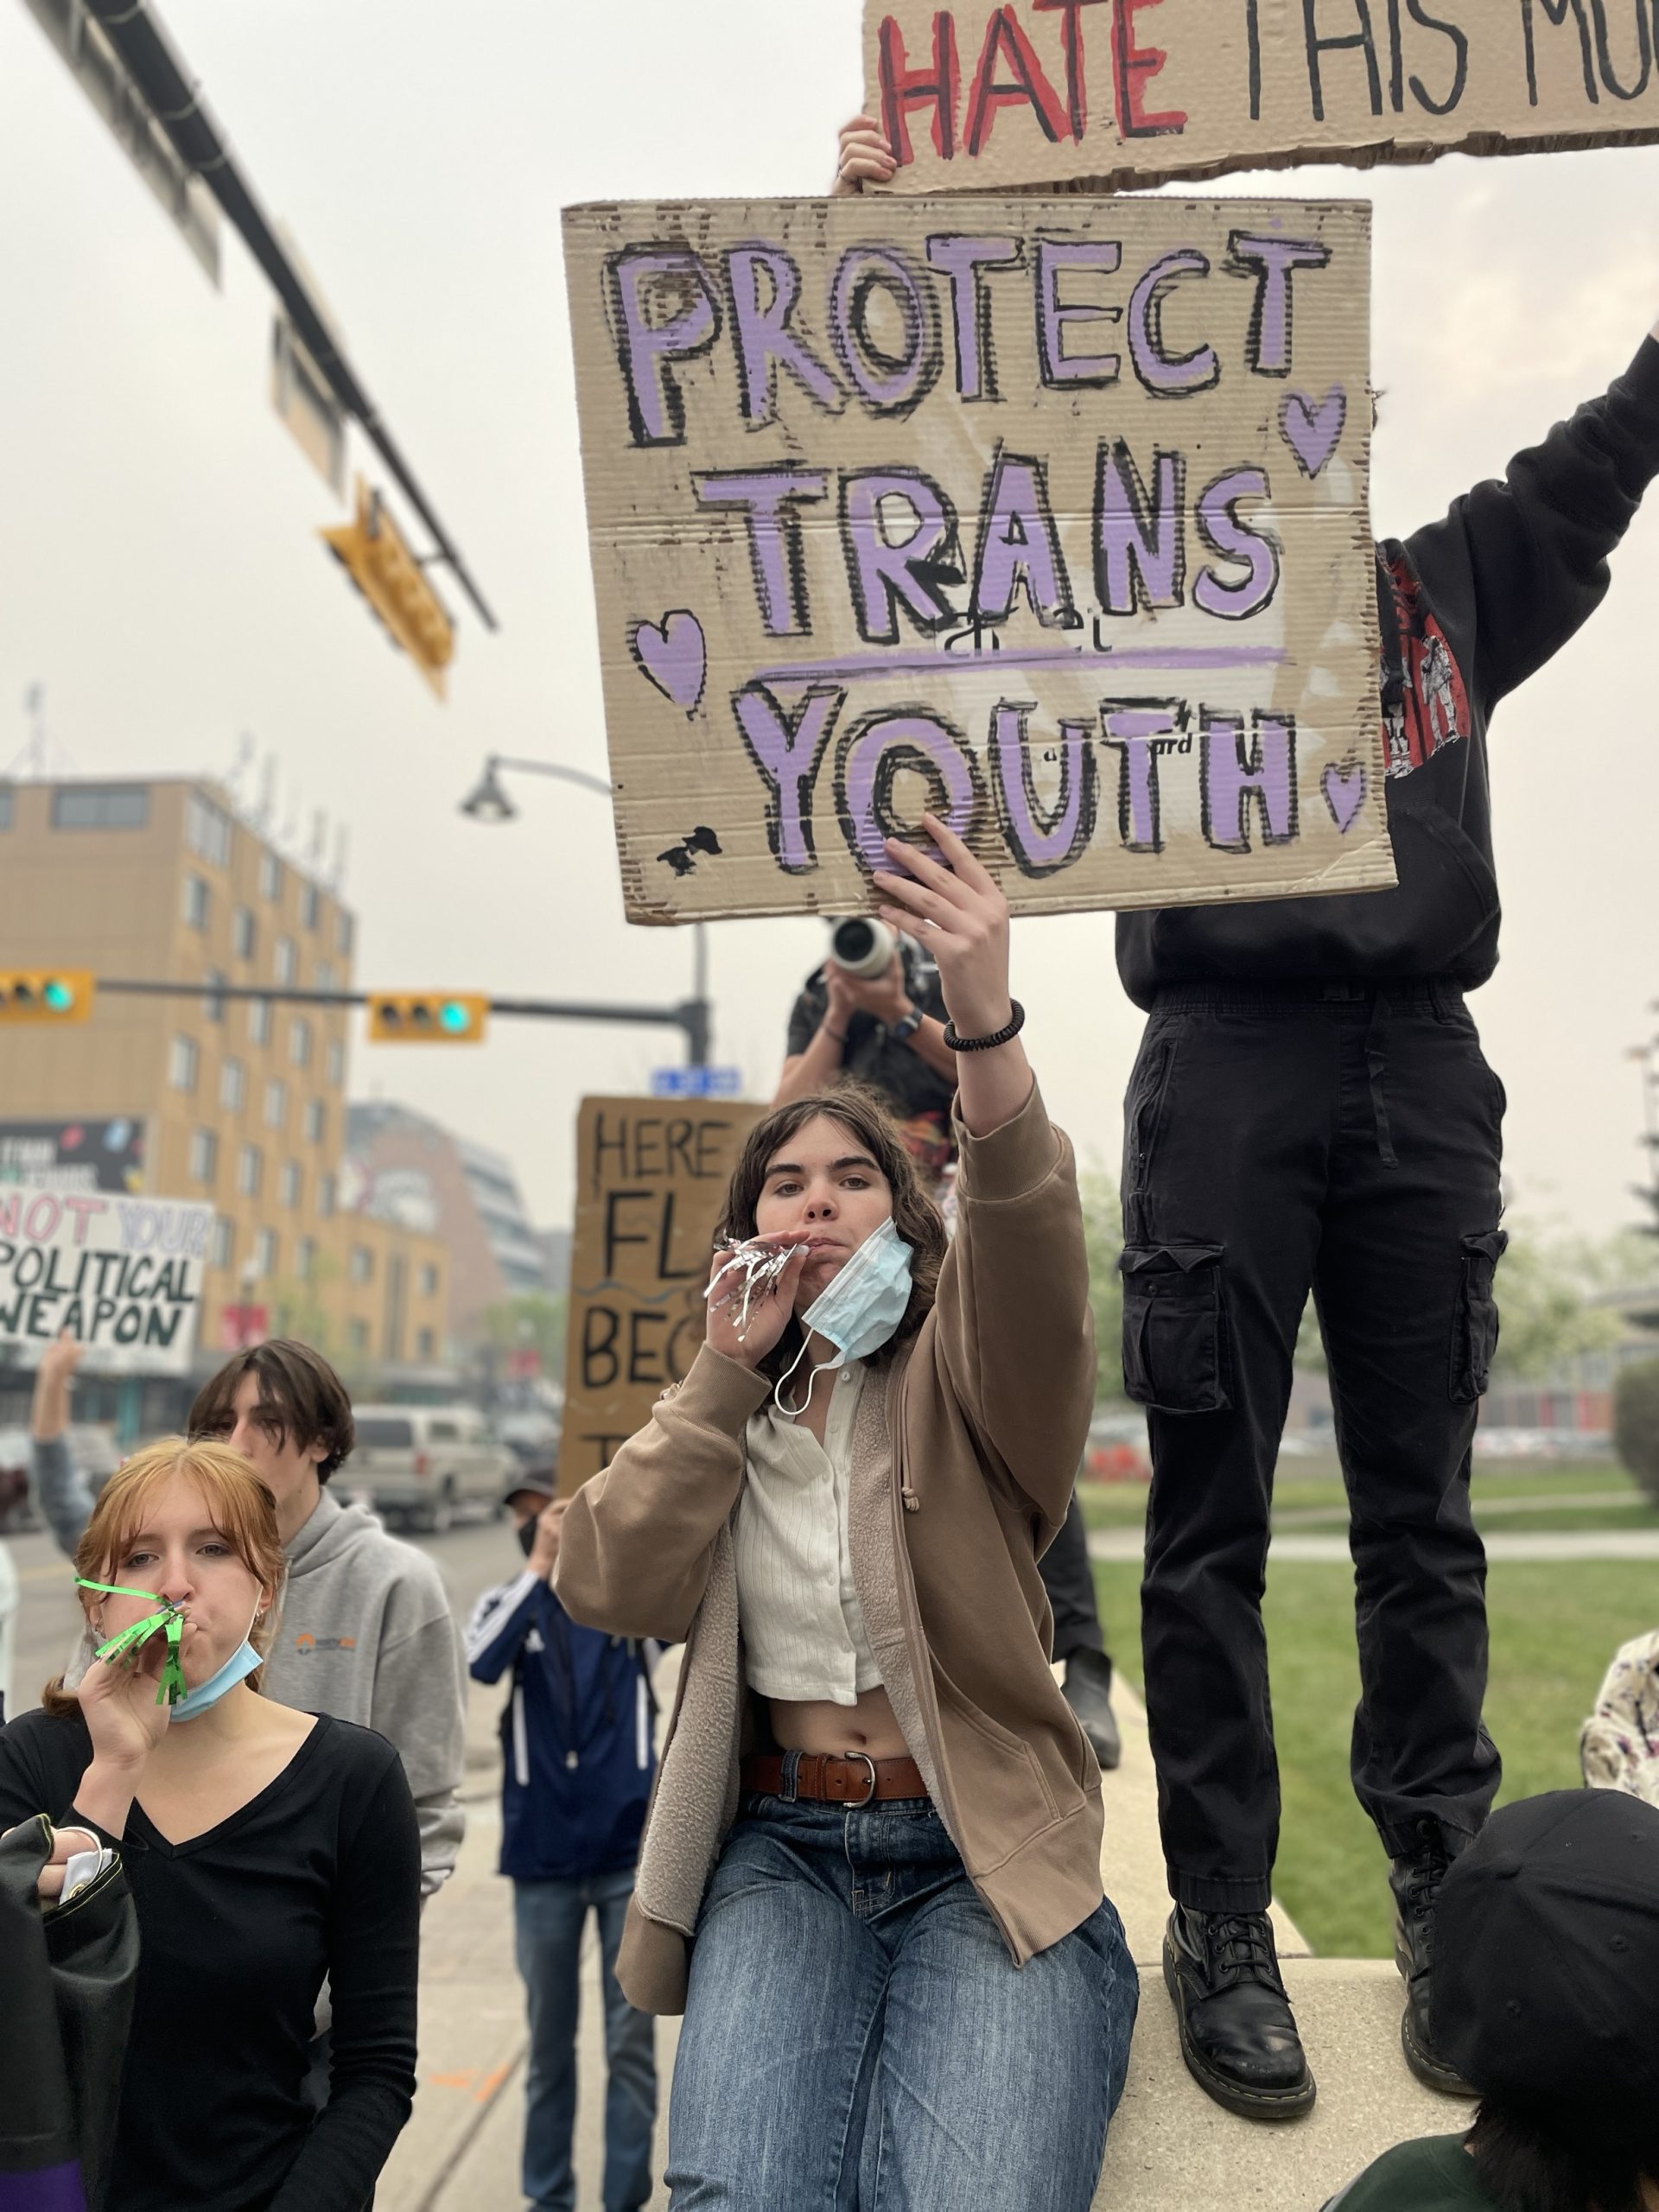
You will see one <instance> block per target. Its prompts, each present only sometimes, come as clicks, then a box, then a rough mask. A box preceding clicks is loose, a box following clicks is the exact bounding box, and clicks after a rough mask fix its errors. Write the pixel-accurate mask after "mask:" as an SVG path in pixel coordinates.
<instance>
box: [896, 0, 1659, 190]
mask: <svg viewBox="0 0 1659 2212" xmlns="http://www.w3.org/2000/svg"><path fill="white" fill-rule="evenodd" d="M864 59H865V81H866V86H867V93H866V99H867V105H868V111H869V113H870V114H871V115H872V116H874V117H878V118H880V120H881V122H882V124H883V125H884V127H885V129H886V130H887V137H888V138H889V140H890V141H891V143H892V144H893V150H894V152H895V153H896V154H897V156H898V157H899V164H900V166H899V173H898V175H897V177H896V178H895V180H894V184H893V189H895V190H897V191H899V192H901V193H914V192H1005V191H1008V190H1010V189H1013V188H1016V187H1021V186H1029V187H1033V188H1039V189H1046V190H1052V188H1054V187H1055V186H1056V185H1059V184H1080V183H1090V184H1094V185H1098V186H1104V187H1107V188H1112V189H1117V190H1122V189H1125V188H1128V187H1131V186H1135V185H1148V184H1161V183H1167V182H1168V181H1170V180H1171V179H1173V178H1178V177H1189V178H1197V177H1210V176H1220V175H1224V174H1226V173H1227V172H1228V171H1230V170H1236V169H1251V168H1287V167H1290V166H1292V165H1294V164H1295V163H1298V162H1348V163H1356V164H1361V165H1364V164H1369V163H1370V162H1424V161H1432V160H1433V158H1434V157H1435V156H1438V155H1440V154H1449V153H1453V152H1464V153H1471V154H1511V153H1545V152H1551V151H1554V150H1557V149H1562V148H1567V147H1574V146H1608V145H1629V144H1634V143H1640V142H1642V141H1645V140H1649V139H1653V138H1656V137H1659V15H1656V11H1655V9H1654V4H1653V0H1010V3H1009V4H1007V5H995V4H992V0H960V4H957V5H953V6H950V7H944V8H941V7H938V6H936V5H935V4H934V0H866V5H865V16H864Z"/></svg>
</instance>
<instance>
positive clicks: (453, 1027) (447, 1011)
mask: <svg viewBox="0 0 1659 2212" xmlns="http://www.w3.org/2000/svg"><path fill="white" fill-rule="evenodd" d="M438 1020H440V1021H441V1022H442V1025H443V1027H445V1028H446V1029H447V1030H448V1033H449V1034H450V1035H451V1036H452V1037H464V1036H465V1035H466V1033H467V1031H468V1030H469V1029H470V1028H471V1027H472V1026H473V1017H472V1015H471V1014H469V1013H468V1012H467V1008H466V1007H464V1006H461V1005H459V1004H457V1002H456V1001H454V999H448V1000H446V1001H444V1004H443V1007H442V1011H441V1012H440V1014H439V1015H438Z"/></svg>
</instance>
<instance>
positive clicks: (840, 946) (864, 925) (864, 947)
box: [829, 915, 875, 968]
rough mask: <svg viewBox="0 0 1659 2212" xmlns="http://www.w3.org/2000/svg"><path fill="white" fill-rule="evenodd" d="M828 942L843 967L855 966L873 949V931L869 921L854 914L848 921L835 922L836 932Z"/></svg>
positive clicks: (868, 955) (867, 956)
mask: <svg viewBox="0 0 1659 2212" xmlns="http://www.w3.org/2000/svg"><path fill="white" fill-rule="evenodd" d="M829 942H830V945H831V947H832V949H833V950H834V952H835V956H836V959H837V960H838V961H840V963H841V964H842V967H843V968H856V967H859V966H861V964H862V963H863V962H865V961H866V960H868V958H869V957H870V955H871V953H872V952H874V950H875V931H874V926H873V925H871V924H870V923H868V922H867V921H865V920H863V919H862V918H860V917H859V916H856V915H855V916H854V917H853V918H851V919H850V920H849V921H845V922H837V923H836V932H835V935H834V936H833V937H832V938H830V940H829Z"/></svg>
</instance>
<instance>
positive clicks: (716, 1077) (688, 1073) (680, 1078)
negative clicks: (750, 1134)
mask: <svg viewBox="0 0 1659 2212" xmlns="http://www.w3.org/2000/svg"><path fill="white" fill-rule="evenodd" d="M651 1095H652V1097H653V1098H741V1096H743V1071H742V1069H741V1068H709V1067H697V1068H655V1069H653V1070H652V1077H651Z"/></svg>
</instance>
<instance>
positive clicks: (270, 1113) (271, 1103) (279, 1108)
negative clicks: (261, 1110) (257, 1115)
mask: <svg viewBox="0 0 1659 2212" xmlns="http://www.w3.org/2000/svg"><path fill="white" fill-rule="evenodd" d="M287 1120H288V1085H287V1084H285V1083H284V1082H283V1079H282V1077H281V1076H279V1075H274V1076H272V1077H271V1079H270V1082H269V1083H268V1084H266V1085H265V1127H266V1128H268V1129H280V1128H282V1127H283V1124H284V1123H285V1122H287Z"/></svg>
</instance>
